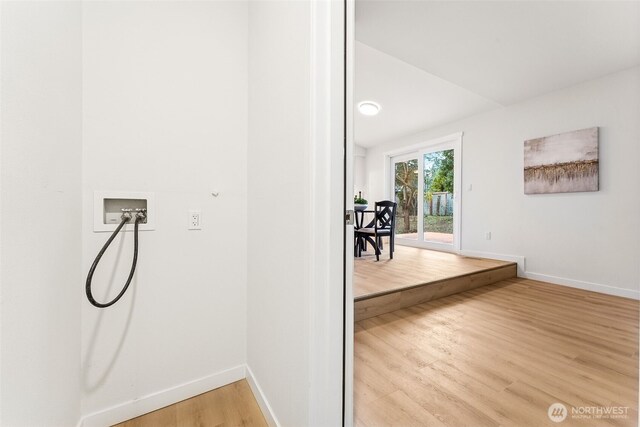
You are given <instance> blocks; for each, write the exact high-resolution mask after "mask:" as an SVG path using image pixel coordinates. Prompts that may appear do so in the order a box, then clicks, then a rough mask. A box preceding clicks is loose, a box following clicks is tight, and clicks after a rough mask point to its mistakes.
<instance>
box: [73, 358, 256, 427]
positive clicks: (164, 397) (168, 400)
mask: <svg viewBox="0 0 640 427" xmlns="http://www.w3.org/2000/svg"><path fill="white" fill-rule="evenodd" d="M245 376H246V365H239V366H236V367H233V368H231V369H227V370H226V371H222V372H218V373H215V374H213V375H209V376H206V377H203V378H199V379H196V380H193V381H189V382H187V383H184V384H179V385H177V386H174V387H171V388H168V389H165V390H161V391H158V392H155V393H151V394H148V395H146V396H142V397H140V398H139V399H135V400H131V401H129V402H124V403H121V404H119V405H116V406H112V407H111V408H107V409H104V410H102V411H98V412H95V413H93V414H89V415H86V416H85V417H83V418H82V419H81V420H80V423H79V426H81V427H104V426H111V425H114V424H117V423H121V422H123V421H126V420H130V419H131V418H135V417H139V416H140V415H144V414H147V413H149V412H152V411H155V410H157V409H160V408H164V407H165V406H168V405H172V404H174V403H176V402H180V401H182V400H185V399H188V398H190V397H193V396H197V395H199V394H202V393H205V392H207V391H210V390H213V389H216V388H218V387H222V386H224V385H227V384H231V383H233V382H235V381H239V380H241V379H243V378H245ZM256 397H257V396H256Z"/></svg>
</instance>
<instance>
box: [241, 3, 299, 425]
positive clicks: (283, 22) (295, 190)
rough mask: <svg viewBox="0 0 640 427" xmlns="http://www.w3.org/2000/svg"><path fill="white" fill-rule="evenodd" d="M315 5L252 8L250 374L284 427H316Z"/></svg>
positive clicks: (259, 5)
mask: <svg viewBox="0 0 640 427" xmlns="http://www.w3.org/2000/svg"><path fill="white" fill-rule="evenodd" d="M310 22H311V20H310V3H309V2H296V1H281V2H276V1H273V2H271V1H264V2H262V1H261V2H251V3H250V5H249V123H250V127H249V150H248V189H249V192H248V196H249V197H248V199H249V206H250V207H251V209H250V210H249V215H248V239H249V245H248V272H249V275H248V285H247V286H248V301H247V302H248V306H247V321H248V324H247V364H248V366H249V367H250V369H251V371H252V373H253V377H254V379H255V381H256V382H257V383H258V385H259V386H260V388H261V389H262V391H263V393H264V395H265V397H266V399H267V401H268V404H269V405H270V406H271V408H272V410H273V413H274V414H275V415H276V418H277V419H278V421H279V422H280V423H281V425H283V426H302V425H308V417H309V409H310V408H309V401H308V396H307V392H308V390H309V382H310V371H309V361H310V354H309V343H310V333H311V331H310V322H309V310H310V308H311V307H310V298H309V297H310V289H309V282H308V269H309V262H308V254H307V253H306V252H305V251H306V250H307V243H308V239H309V234H310V233H309V227H310V226H311V224H310V221H309V212H308V206H309V201H310V197H309V188H310V182H309V178H310V171H309V169H308V164H309V159H310V147H309V136H310V127H309V126H310V123H309V117H310V109H309V104H310V98H309V94H310V72H311V70H310V45H311V41H310Z"/></svg>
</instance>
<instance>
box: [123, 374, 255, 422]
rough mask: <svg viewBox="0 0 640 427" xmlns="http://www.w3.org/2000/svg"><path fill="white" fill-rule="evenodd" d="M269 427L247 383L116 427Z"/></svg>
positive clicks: (215, 391) (219, 389)
mask: <svg viewBox="0 0 640 427" xmlns="http://www.w3.org/2000/svg"><path fill="white" fill-rule="evenodd" d="M178 426H179V427H196V426H198V427H208V426H265V427H266V426H267V422H266V421H265V419H264V417H263V415H262V412H261V411H260V408H259V407H258V403H257V402H256V399H255V398H254V396H253V393H252V392H251V388H250V387H249V384H248V383H247V381H246V380H241V381H237V382H235V383H232V384H229V385H226V386H224V387H220V388H218V389H215V390H212V391H210V392H208V393H204V394H201V395H199V396H196V397H193V398H191V399H187V400H183V401H182V402H179V403H176V404H175V405H171V406H167V407H166V408H162V409H159V410H157V411H154V412H151V413H149V414H146V415H143V416H141V417H138V418H134V419H132V420H129V421H127V422H124V423H122V424H118V425H117V426H116V427H178Z"/></svg>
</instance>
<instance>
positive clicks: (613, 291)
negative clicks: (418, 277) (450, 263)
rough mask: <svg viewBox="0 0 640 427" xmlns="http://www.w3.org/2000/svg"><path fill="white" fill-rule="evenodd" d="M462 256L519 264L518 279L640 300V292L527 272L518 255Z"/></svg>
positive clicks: (521, 258) (476, 252)
mask: <svg viewBox="0 0 640 427" xmlns="http://www.w3.org/2000/svg"><path fill="white" fill-rule="evenodd" d="M460 255H464V256H468V257H474V258H490V259H499V260H501V261H512V262H515V263H517V264H518V277H522V278H524V279H531V280H539V281H541V282H547V283H553V284H554V285H561V286H568V287H570V288H577V289H584V290H585V291H593V292H599V293H601V294H607V295H614V296H618V297H625V298H633V299H636V300H638V299H640V291H638V290H633V289H625V288H616V287H615V286H608V285H602V284H599V283H591V282H583V281H581V280H574V279H567V278H566V277H557V276H551V275H548V274H543V273H535V272H533V271H527V265H526V262H525V257H523V256H518V255H504V254H494V253H490V252H481V251H466V250H462V251H460Z"/></svg>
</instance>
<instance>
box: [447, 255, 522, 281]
mask: <svg viewBox="0 0 640 427" xmlns="http://www.w3.org/2000/svg"><path fill="white" fill-rule="evenodd" d="M459 253H460V255H464V256H468V257H473V258H489V259H499V260H500V261H511V262H515V263H517V264H518V277H522V276H521V275H522V274H525V272H526V271H527V266H526V262H525V258H524V257H523V256H518V255H504V254H494V253H490V252H480V251H466V250H462V251H460V252H459Z"/></svg>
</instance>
